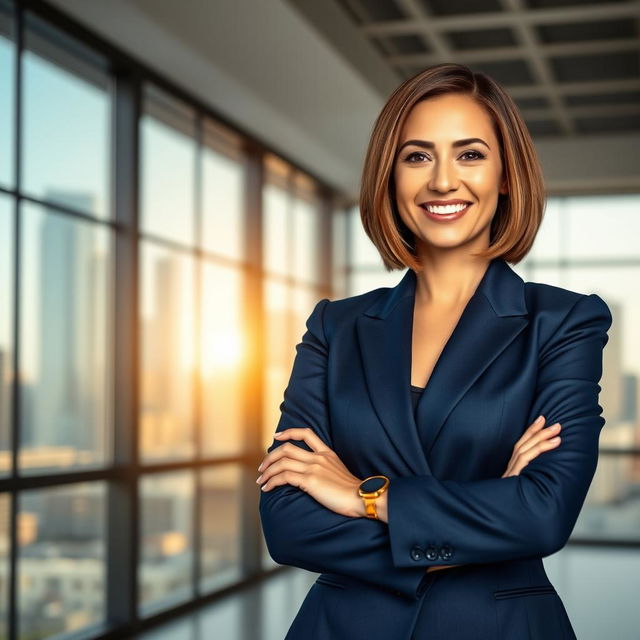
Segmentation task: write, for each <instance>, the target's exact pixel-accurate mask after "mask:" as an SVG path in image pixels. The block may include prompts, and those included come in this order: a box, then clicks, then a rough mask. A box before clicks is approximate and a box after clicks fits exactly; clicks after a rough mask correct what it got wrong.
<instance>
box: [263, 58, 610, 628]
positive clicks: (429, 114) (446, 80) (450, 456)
mask: <svg viewBox="0 0 640 640" xmlns="http://www.w3.org/2000/svg"><path fill="white" fill-rule="evenodd" d="M543 209H544V189H543V182H542V177H541V169H540V165H539V163H538V160H537V157H536V154H535V150H534V146H533V144H532V141H531V138H530V136H529V133H528V131H527V129H526V126H525V125H524V123H523V121H522V119H521V117H520V115H519V113H518V110H517V107H516V106H515V104H514V103H513V101H512V100H511V99H510V98H509V96H508V95H507V94H506V93H505V92H504V91H503V90H502V89H501V87H500V86H498V85H497V84H496V83H495V82H494V81H493V80H492V79H491V78H489V77H487V76H485V75H483V74H480V73H472V72H471V71H470V70H469V69H468V68H467V67H464V66H461V65H456V64H442V65H438V66H435V67H431V68H429V69H427V70H425V71H423V72H422V73H419V74H418V75H416V76H414V77H413V78H410V79H409V80H407V81H406V82H404V83H403V84H402V85H401V86H400V87H399V88H398V89H397V90H396V91H395V92H394V93H393V95H392V96H391V97H390V98H389V100H388V102H387V104H386V105H385V106H384V108H383V110H382V112H381V114H380V115H379V117H378V119H377V121H376V123H375V127H374V129H373V132H372V136H371V141H370V145H369V149H368V152H367V156H366V160H365V165H364V173H363V180H362V185H361V201H360V211H361V217H362V222H363V225H364V228H365V231H366V232H367V234H368V236H369V238H370V239H371V241H372V242H373V243H374V244H375V246H376V247H377V249H378V250H379V252H380V255H381V256H382V259H383V261H384V264H385V265H386V267H387V269H388V270H391V269H401V268H404V267H409V269H408V271H407V273H406V274H405V276H404V277H403V278H402V280H401V281H400V283H399V284H398V285H397V286H395V287H393V288H380V289H376V290H374V291H370V292H367V293H365V294H362V295H358V296H352V297H349V298H345V299H342V300H335V301H331V302H330V301H329V300H328V299H326V298H325V299H323V300H320V302H318V303H317V305H316V306H315V308H314V309H313V311H312V313H311V315H310V316H309V318H308V320H307V331H306V332H305V334H304V336H303V337H302V341H301V343H300V344H298V346H297V347H296V350H297V354H296V359H295V362H294V366H293V371H292V374H291V378H290V380H289V384H288V386H287V389H286V390H285V393H284V402H283V403H282V404H281V406H280V409H281V411H282V415H281V419H280V421H279V423H278V425H277V428H276V431H277V433H276V434H275V438H274V443H273V444H272V446H271V447H269V450H268V453H267V455H266V456H265V458H264V460H263V461H262V464H261V465H260V467H259V471H260V472H261V475H260V476H259V478H258V480H257V482H258V483H259V484H260V485H261V489H262V491H261V494H260V515H261V521H262V526H263V530H264V534H265V539H266V542H267V545H268V548H269V552H270V554H271V555H272V557H273V558H274V559H275V560H276V561H277V562H278V563H280V564H287V565H292V566H297V567H301V568H304V569H307V570H309V571H315V572H318V573H321V574H322V575H321V576H320V577H319V578H318V579H317V581H316V582H315V583H314V585H313V586H312V588H311V590H310V591H309V593H308V594H307V596H306V598H305V600H304V603H303V604H302V607H301V608H300V610H299V612H298V614H297V616H296V618H295V620H294V621H293V624H292V625H291V628H290V630H289V633H288V635H287V640H297V639H302V638H305V639H311V640H329V639H331V640H341V639H342V638H344V639H349V640H358V639H360V638H362V639H365V638H366V639H367V640H372V639H374V640H375V639H378V638H379V639H380V640H382V639H384V640H389V639H393V640H395V639H398V640H400V639H406V640H409V639H415V640H422V639H427V638H428V639H429V640H445V639H446V640H467V639H472V638H473V639H482V640H487V639H492V638H496V639H498V638H500V639H513V640H516V639H517V640H523V639H526V638H536V639H537V638H540V639H542V638H544V640H554V639H557V640H561V639H564V640H567V639H569V638H575V634H574V631H573V629H572V626H571V624H570V621H569V618H568V616H567V613H566V611H565V608H564V606H563V604H562V601H561V600H560V597H559V596H558V594H557V593H556V591H555V589H554V587H553V585H552V584H551V582H550V581H549V579H548V577H547V575H546V573H545V570H544V567H543V563H542V558H543V557H545V556H548V555H550V554H552V553H554V552H556V551H558V550H559V549H561V548H562V547H563V546H564V545H565V543H566V541H567V539H568V537H569V535H570V533H571V531H572V529H573V526H574V524H575V522H576V519H577V517H578V514H579V512H580V509H581V507H582V504H583V502H584V499H585V496H586V494H587V491H588V489H589V486H590V483H591V480H592V478H593V475H594V472H595V469H596V464H597V457H598V438H599V432H600V429H601V428H602V426H603V425H604V422H605V421H604V418H603V417H602V416H601V413H602V408H601V407H600V405H599V404H598V394H599V390H600V387H599V385H598V382H599V380H600V377H601V373H602V350H603V348H604V346H605V344H606V343H607V340H608V337H607V330H608V329H609V327H610V325H611V314H610V312H609V308H608V307H607V305H606V304H605V302H604V301H603V300H602V299H601V298H600V297H599V296H597V295H596V294H590V295H584V294H580V293H577V292H573V291H569V290H567V289H562V288H559V287H554V286H551V285H546V284H541V283H533V282H528V283H525V282H523V280H522V279H521V278H520V277H519V276H518V275H517V274H516V273H515V272H514V271H513V270H512V269H511V268H510V267H509V265H508V264H507V261H509V262H513V263H517V262H519V261H520V260H521V259H522V258H523V257H524V256H525V255H526V254H527V252H528V251H529V250H530V248H531V246H532V244H533V241H534V238H535V235H536V233H537V230H538V228H539V225H540V223H541V220H542V215H543ZM411 397H413V410H412V404H411V399H410V398H411ZM560 433H562V435H561V436H560ZM560 438H561V439H560Z"/></svg>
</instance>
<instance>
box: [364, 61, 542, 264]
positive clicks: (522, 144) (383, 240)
mask: <svg viewBox="0 0 640 640" xmlns="http://www.w3.org/2000/svg"><path fill="white" fill-rule="evenodd" d="M445 93H461V94H465V95H468V96H470V97H472V98H474V99H475V100H476V101H477V102H478V103H479V104H480V105H481V106H483V107H484V108H485V110H486V111H487V112H488V114H489V115H490V117H491V119H492V121H493V125H494V130H495V133H496V137H497V139H498V141H499V143H500V156H501V158H502V166H503V171H504V172H505V174H504V177H505V178H506V181H507V189H508V193H506V194H502V193H501V194H499V198H498V204H497V207H496V213H495V215H494V217H493V219H492V222H491V230H490V241H489V247H488V248H487V249H486V250H485V251H482V252H480V253H476V254H474V255H475V256H478V257H482V258H488V259H489V260H491V259H493V258H495V257H501V258H503V259H504V260H506V261H509V262H511V263H514V264H515V263H517V262H519V261H520V260H522V258H524V257H525V256H526V255H527V253H528V252H529V250H530V249H531V246H532V245H533V241H534V240H535V237H536V234H537V233H538V228H539V227H540V223H541V222H542V217H543V215H544V208H545V193H544V180H543V177H542V168H541V166H540V162H539V160H538V156H537V153H536V150H535V147H534V145H533V141H532V139H531V135H530V134H529V131H528V129H527V126H526V125H525V123H524V120H523V119H522V117H521V115H520V113H519V111H518V107H517V106H516V104H515V103H514V102H513V100H512V99H511V97H510V96H509V95H507V93H506V92H505V91H504V89H502V87H500V85H499V84H498V83H497V82H496V81H495V80H493V79H492V78H490V77H489V76H487V75H485V74H483V73H477V72H476V73H474V72H472V71H471V69H469V67H466V66H464V65H461V64H454V63H443V64H438V65H435V66H432V67H429V68H427V69H425V70H424V71H421V72H420V73H418V74H416V75H415V76H413V77H411V78H409V79H408V80H406V81H405V82H403V83H402V84H401V85H400V86H399V87H398V88H397V89H396V90H395V91H394V92H393V93H392V94H391V96H390V97H389V99H388V100H387V103H386V104H385V105H384V107H383V108H382V111H381V112H380V114H379V116H378V118H377V119H376V122H375V124H374V127H373V131H372V133H371V139H370V141H369V147H368V149H367V153H366V157H365V162H364V167H363V171H362V180H361V188H360V219H361V221H362V225H363V227H364V230H365V232H366V234H367V235H368V236H369V238H370V240H371V241H372V242H373V244H374V245H375V247H376V248H377V250H378V252H379V253H380V256H381V257H382V261H383V263H384V266H385V268H386V270H387V271H393V270H394V269H403V268H405V267H409V268H410V269H413V270H414V271H419V270H420V269H421V268H422V265H421V263H420V260H419V259H418V257H417V255H416V250H415V236H414V234H413V232H412V231H411V230H410V229H409V228H408V227H407V226H406V225H405V224H404V222H403V221H402V219H401V218H400V215H399V213H398V210H397V203H396V197H395V184H394V179H393V168H394V162H395V158H396V154H397V148H398V143H399V137H400V132H401V130H402V127H403V125H404V122H405V120H406V118H407V116H408V114H409V112H410V111H411V109H412V107H413V106H414V105H415V104H417V103H418V102H420V101H422V100H426V99H428V98H430V97H432V96H437V95H442V94H445Z"/></svg>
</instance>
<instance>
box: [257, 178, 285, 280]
mask: <svg viewBox="0 0 640 640" xmlns="http://www.w3.org/2000/svg"><path fill="white" fill-rule="evenodd" d="M289 207H290V196H289V194H288V193H287V192H286V191H285V190H284V189H282V188H281V187H278V186H276V185H273V184H266V185H265V186H264V190H263V215H264V224H263V234H264V235H263V238H264V246H263V253H264V267H265V269H266V270H267V271H269V272H271V273H273V274H279V275H283V276H286V275H289V258H290V256H289V252H290V241H289V233H290V231H289V229H290V224H289V220H290V218H289Z"/></svg>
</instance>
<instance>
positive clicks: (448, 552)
mask: <svg viewBox="0 0 640 640" xmlns="http://www.w3.org/2000/svg"><path fill="white" fill-rule="evenodd" d="M451 556H453V549H452V548H451V545H449V544H445V545H443V546H442V547H441V548H440V557H441V558H442V559H443V560H451Z"/></svg>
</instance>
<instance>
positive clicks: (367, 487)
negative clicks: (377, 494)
mask: <svg viewBox="0 0 640 640" xmlns="http://www.w3.org/2000/svg"><path fill="white" fill-rule="evenodd" d="M386 483H387V481H386V480H385V478H369V479H368V480H365V481H364V482H363V483H362V484H361V485H360V490H361V491H362V492H363V493H373V492H374V491H378V489H382V487H384V485H385V484H386Z"/></svg>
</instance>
